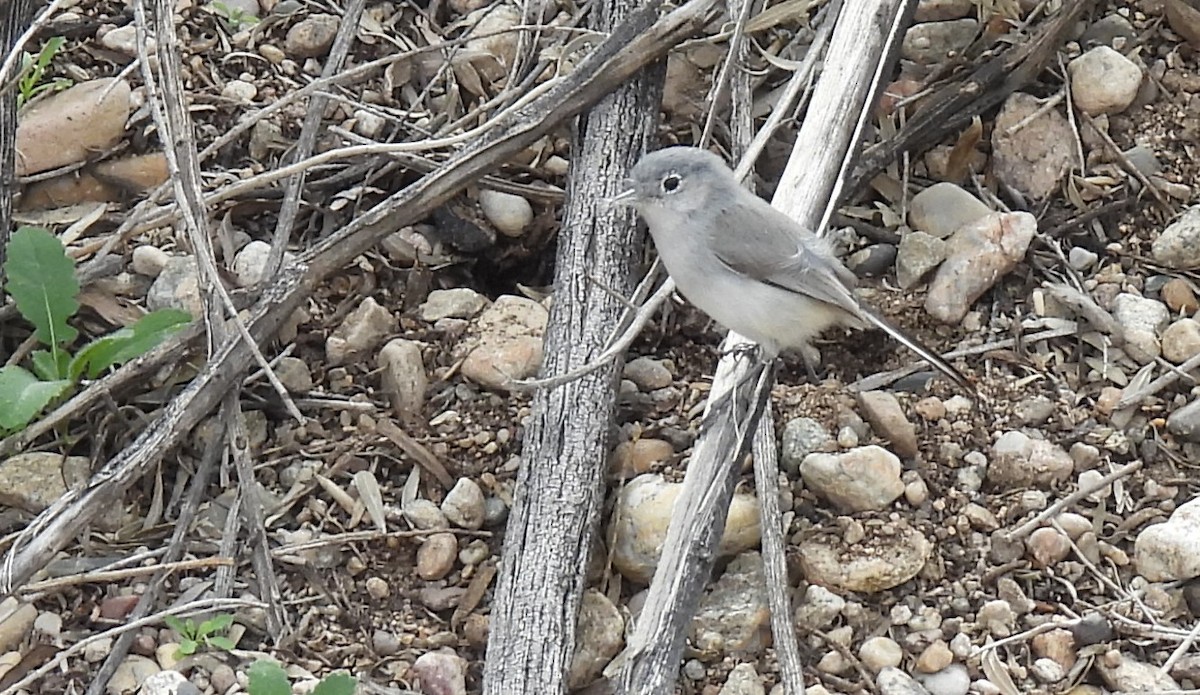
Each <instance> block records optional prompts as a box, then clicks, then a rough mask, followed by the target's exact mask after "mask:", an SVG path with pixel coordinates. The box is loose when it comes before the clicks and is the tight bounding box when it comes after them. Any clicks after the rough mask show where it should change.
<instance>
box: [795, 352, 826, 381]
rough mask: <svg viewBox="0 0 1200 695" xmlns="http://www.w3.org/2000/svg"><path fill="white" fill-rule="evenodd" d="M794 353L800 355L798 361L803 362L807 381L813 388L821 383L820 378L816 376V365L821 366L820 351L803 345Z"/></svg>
mask: <svg viewBox="0 0 1200 695" xmlns="http://www.w3.org/2000/svg"><path fill="white" fill-rule="evenodd" d="M796 352H799V353H800V360H801V361H802V362H804V370H805V371H807V372H808V381H809V383H811V384H812V385H813V386H816V385H817V384H819V383H821V379H820V377H818V376H817V367H816V365H818V364H821V351H820V350H818V349H816V348H815V347H813V346H811V345H804V346H802V347H800V348H799V349H798V350H796Z"/></svg>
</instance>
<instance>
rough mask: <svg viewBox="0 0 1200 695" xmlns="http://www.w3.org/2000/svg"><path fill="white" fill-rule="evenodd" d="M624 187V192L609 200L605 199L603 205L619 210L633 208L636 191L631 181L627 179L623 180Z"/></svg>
mask: <svg viewBox="0 0 1200 695" xmlns="http://www.w3.org/2000/svg"><path fill="white" fill-rule="evenodd" d="M624 185H625V190H623V191H621V192H620V193H618V194H616V195H614V196H613V197H611V198H606V199H605V200H604V203H605V205H608V206H609V207H620V208H628V207H632V206H633V204H634V202H636V200H637V189H635V188H634V187H633V181H630V180H629V179H625V181H624Z"/></svg>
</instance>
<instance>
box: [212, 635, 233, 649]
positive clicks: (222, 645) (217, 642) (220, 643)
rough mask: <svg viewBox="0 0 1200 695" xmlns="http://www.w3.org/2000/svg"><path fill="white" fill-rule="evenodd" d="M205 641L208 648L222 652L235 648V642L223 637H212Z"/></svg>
mask: <svg viewBox="0 0 1200 695" xmlns="http://www.w3.org/2000/svg"><path fill="white" fill-rule="evenodd" d="M205 641H206V642H208V646H210V647H212V648H213V649H220V650H221V651H223V652H227V651H231V650H232V649H233V648H234V647H236V646H237V643H236V642H234V641H233V640H232V639H231V638H229V637H226V636H224V635H213V636H212V637H209V638H207V639H206V640H205Z"/></svg>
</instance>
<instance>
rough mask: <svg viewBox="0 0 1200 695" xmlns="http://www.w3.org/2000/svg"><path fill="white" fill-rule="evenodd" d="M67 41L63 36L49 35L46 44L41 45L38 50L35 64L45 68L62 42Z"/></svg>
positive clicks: (61, 45)
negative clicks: (40, 48)
mask: <svg viewBox="0 0 1200 695" xmlns="http://www.w3.org/2000/svg"><path fill="white" fill-rule="evenodd" d="M66 42H67V39H66V37H64V36H51V37H50V38H49V39H46V45H44V46H42V50H41V51H39V52H38V57H37V66H38V67H39V68H40V69H42V70H45V69H46V68H47V67H49V66H50V61H51V60H54V56H56V55H58V52H59V51H60V50H62V47H63V44H65V43H66Z"/></svg>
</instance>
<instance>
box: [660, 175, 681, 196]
mask: <svg viewBox="0 0 1200 695" xmlns="http://www.w3.org/2000/svg"><path fill="white" fill-rule="evenodd" d="M682 183H683V179H682V178H681V177H680V176H679V174H667V175H666V176H665V177H663V180H662V189H663V193H674V192H675V191H677V190H679V185H680V184H682Z"/></svg>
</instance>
